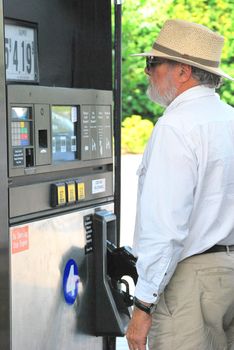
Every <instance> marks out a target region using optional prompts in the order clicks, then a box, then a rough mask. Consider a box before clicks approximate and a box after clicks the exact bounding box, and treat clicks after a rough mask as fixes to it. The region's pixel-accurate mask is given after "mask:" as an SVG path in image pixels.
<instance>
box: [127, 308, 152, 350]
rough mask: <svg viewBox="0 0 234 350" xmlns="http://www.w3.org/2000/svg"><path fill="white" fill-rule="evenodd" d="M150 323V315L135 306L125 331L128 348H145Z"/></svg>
mask: <svg viewBox="0 0 234 350" xmlns="http://www.w3.org/2000/svg"><path fill="white" fill-rule="evenodd" d="M151 324H152V316H151V315H148V314H147V313H146V312H144V311H141V310H140V309H137V308H136V307H135V308H134V311H133V314H132V319H131V321H130V323H129V325H128V329H127V333H126V338H127V340H128V346H129V349H130V350H146V341H147V335H148V333H149V330H150V327H151Z"/></svg>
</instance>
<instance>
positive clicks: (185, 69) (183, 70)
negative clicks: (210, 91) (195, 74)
mask: <svg viewBox="0 0 234 350" xmlns="http://www.w3.org/2000/svg"><path fill="white" fill-rule="evenodd" d="M178 69H179V70H178V79H179V81H180V82H181V83H185V82H186V81H188V80H189V79H190V78H191V75H192V67H191V66H189V65H188V64H184V63H180V65H179V66H178Z"/></svg>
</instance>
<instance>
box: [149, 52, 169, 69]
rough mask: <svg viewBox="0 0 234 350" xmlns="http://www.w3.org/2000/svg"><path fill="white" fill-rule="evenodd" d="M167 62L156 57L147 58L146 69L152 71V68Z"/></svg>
mask: <svg viewBox="0 0 234 350" xmlns="http://www.w3.org/2000/svg"><path fill="white" fill-rule="evenodd" d="M166 62H167V60H165V59H161V58H159V57H155V56H147V57H146V69H147V70H148V71H150V69H151V68H154V67H156V66H159V65H160V64H163V63H166Z"/></svg>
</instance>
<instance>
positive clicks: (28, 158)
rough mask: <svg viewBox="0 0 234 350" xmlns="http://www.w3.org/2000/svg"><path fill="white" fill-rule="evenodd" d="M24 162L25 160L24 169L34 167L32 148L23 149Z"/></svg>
mask: <svg viewBox="0 0 234 350" xmlns="http://www.w3.org/2000/svg"><path fill="white" fill-rule="evenodd" d="M25 160H26V162H25V163H26V164H25V165H26V168H29V167H33V166H34V159H33V148H26V149H25Z"/></svg>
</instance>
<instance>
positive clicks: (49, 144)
mask: <svg viewBox="0 0 234 350" xmlns="http://www.w3.org/2000/svg"><path fill="white" fill-rule="evenodd" d="M100 48H101V49H100ZM0 112H1V113H0V121H1V128H0V155H1V157H0V195H1V199H2V200H1V206H0V219H1V231H0V261H1V264H0V280H1V284H0V348H1V349H3V350H23V349H33V350H37V349H38V350H41V349H44V350H52V349H53V350H63V349H68V348H69V349H70V350H75V349H77V348H79V349H80V350H88V349H90V350H91V349H92V350H113V349H114V348H115V346H114V341H113V338H112V336H117V335H123V334H124V332H125V329H126V325H127V322H128V320H129V318H130V313H129V305H130V304H131V297H129V298H130V299H128V298H127V297H126V295H127V294H126V293H125V294H124V292H122V288H121V286H120V284H121V283H120V281H119V277H118V276H119V273H117V275H116V268H115V263H114V261H116V259H114V260H113V259H112V257H114V256H116V255H115V253H116V249H119V248H116V247H115V246H116V245H118V237H117V236H118V235H117V233H116V211H117V210H116V204H115V203H116V200H115V198H118V193H117V192H116V190H115V191H114V178H113V172H114V162H113V154H114V149H113V137H114V134H115V132H113V92H112V42H111V1H110V0H100V1H98V2H97V1H95V0H90V1H86V0H81V1H57V0H50V1H44V0H31V1H28V0H0ZM114 131H115V130H114ZM115 141H116V142H117V140H115ZM104 213H108V215H107V214H105V215H104ZM90 222H91V223H92V225H93V227H94V229H93V231H92V230H91V229H90ZM117 224H119V223H117ZM108 242H111V246H110V243H108ZM108 247H109V249H108ZM110 248H111V249H110ZM98 251H100V252H101V255H100V252H99V253H98V254H97V253H96V252H98ZM112 253H113V254H112ZM131 261H132V262H133V263H134V259H132V258H131ZM133 265H134V264H133ZM108 266H109V267H108ZM111 266H112V267H111ZM133 270H134V266H133ZM120 274H122V271H121V273H120ZM99 296H100V298H101V299H102V301H103V303H104V304H103V305H105V307H104V308H103V309H101V308H100V307H99V306H100V305H98V303H97V302H96V301H97V299H98V297H99ZM129 300H130V302H129ZM126 301H127V302H126ZM105 309H106V310H105ZM94 310H95V314H96V318H95V319H94ZM104 311H106V312H104ZM38 319H39V320H40V321H38ZM100 320H103V326H102V327H100V322H99V321H100Z"/></svg>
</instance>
